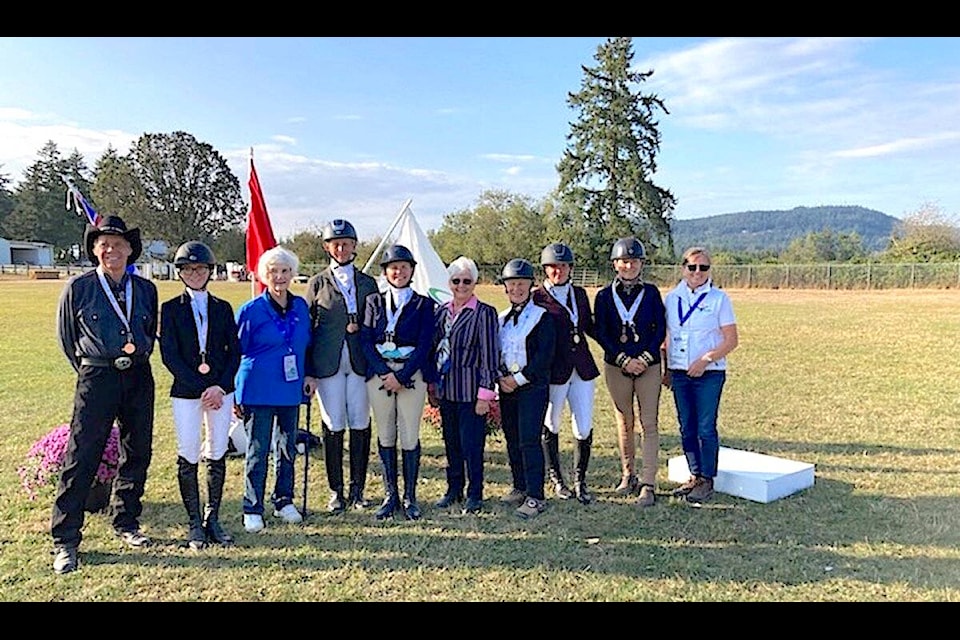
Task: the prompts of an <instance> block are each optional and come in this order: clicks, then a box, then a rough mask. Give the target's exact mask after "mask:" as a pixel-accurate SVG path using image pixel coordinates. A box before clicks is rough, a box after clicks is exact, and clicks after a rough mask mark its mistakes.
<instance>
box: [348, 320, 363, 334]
mask: <svg viewBox="0 0 960 640" xmlns="http://www.w3.org/2000/svg"><path fill="white" fill-rule="evenodd" d="M359 330H360V326H359V325H358V324H357V323H356V322H351V323H349V324H347V333H356V332H357V331H359Z"/></svg>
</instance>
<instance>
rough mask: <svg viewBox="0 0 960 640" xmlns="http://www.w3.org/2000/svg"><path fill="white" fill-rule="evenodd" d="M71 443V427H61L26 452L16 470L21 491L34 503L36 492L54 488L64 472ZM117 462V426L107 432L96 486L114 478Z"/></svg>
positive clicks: (118, 435)
mask: <svg viewBox="0 0 960 640" xmlns="http://www.w3.org/2000/svg"><path fill="white" fill-rule="evenodd" d="M69 441H70V425H69V424H68V423H64V424H61V425H59V426H57V427H55V428H54V429H53V430H51V431H50V432H49V433H47V434H46V435H45V436H43V437H42V438H40V439H39V440H37V441H36V442H34V443H33V446H31V447H30V450H29V451H27V456H26V462H25V463H24V465H23V466H21V467H19V468H18V469H17V474H18V475H19V476H20V484H21V485H23V489H24V491H26V492H27V495H29V496H30V499H31V500H35V499H36V498H37V495H38V491H39V490H40V489H41V488H42V487H45V486H55V485H56V483H57V480H58V478H59V476H60V469H62V468H63V460H64V458H65V457H66V454H67V444H68V443H69ZM119 462H120V430H119V429H118V428H117V425H113V428H112V429H110V435H109V436H108V437H107V444H106V446H105V447H104V450H103V457H102V458H101V460H100V466H99V467H98V468H97V474H96V476H95V482H101V483H108V482H111V481H112V480H113V479H114V478H115V477H116V475H117V468H118V467H119Z"/></svg>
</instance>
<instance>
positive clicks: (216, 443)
mask: <svg viewBox="0 0 960 640" xmlns="http://www.w3.org/2000/svg"><path fill="white" fill-rule="evenodd" d="M170 401H171V406H172V409H173V427H174V429H175V430H176V433H177V455H178V456H180V457H182V458H183V459H184V460H186V461H187V462H189V463H190V464H197V462H198V461H199V460H200V456H201V455H202V456H203V457H204V458H206V459H207V460H219V459H220V458H222V457H223V456H224V455H225V454H226V453H227V445H228V443H229V442H230V420H231V418H232V417H233V394H232V393H228V394H227V395H225V396H223V404H222V405H221V406H220V408H219V409H204V408H203V405H202V404H201V402H200V398H197V399H195V400H194V399H189V398H170ZM204 426H206V429H204Z"/></svg>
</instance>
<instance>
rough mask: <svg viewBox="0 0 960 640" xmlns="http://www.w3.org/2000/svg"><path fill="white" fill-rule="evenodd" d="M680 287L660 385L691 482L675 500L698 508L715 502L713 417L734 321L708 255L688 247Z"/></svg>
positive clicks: (673, 295) (674, 295)
mask: <svg viewBox="0 0 960 640" xmlns="http://www.w3.org/2000/svg"><path fill="white" fill-rule="evenodd" d="M680 270H681V274H682V278H683V279H682V281H681V282H680V283H679V284H678V285H677V286H676V288H675V289H673V290H672V291H670V292H669V293H668V294H667V296H666V299H665V300H664V304H665V306H666V308H667V337H666V341H665V345H666V361H667V369H666V371H665V372H664V376H663V384H664V386H666V387H669V388H671V389H672V390H673V398H674V404H675V405H676V407H677V421H678V422H679V423H680V441H681V445H682V447H683V454H684V456H685V457H686V459H687V467H688V468H689V469H690V479H689V480H687V481H686V482H685V483H683V484H682V485H680V486H679V487H677V488H676V489H674V491H673V495H674V496H677V497H684V496H685V497H686V499H687V501H688V502H691V503H694V504H700V503H702V502H705V501H707V500H709V499H710V498H711V497H713V479H714V478H715V477H716V475H717V461H718V456H719V453H720V438H719V435H718V433H717V415H718V412H719V408H720V394H721V392H722V391H723V385H724V382H725V381H726V375H727V374H726V370H727V359H726V356H727V354H728V353H730V352H731V351H733V350H734V349H736V348H737V343H738V342H739V338H738V336H737V321H736V318H735V317H734V313H733V305H732V304H731V302H730V297H729V296H728V295H727V294H726V292H724V291H722V290H721V289H718V288H716V287H714V286H713V280H712V279H711V278H710V253H709V252H708V251H707V250H706V249H704V248H703V247H691V248H689V249H687V250H686V251H685V252H684V253H683V258H682V260H681V262H680Z"/></svg>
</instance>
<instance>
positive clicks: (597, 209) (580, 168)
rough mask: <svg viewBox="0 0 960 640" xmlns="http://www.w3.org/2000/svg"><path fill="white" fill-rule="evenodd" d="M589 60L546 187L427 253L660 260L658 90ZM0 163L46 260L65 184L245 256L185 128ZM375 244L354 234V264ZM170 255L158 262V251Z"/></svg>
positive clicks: (623, 63) (442, 237) (10, 208)
mask: <svg viewBox="0 0 960 640" xmlns="http://www.w3.org/2000/svg"><path fill="white" fill-rule="evenodd" d="M594 60H595V62H596V64H595V65H593V66H587V65H581V69H582V72H583V76H582V81H581V86H580V88H579V90H578V91H576V92H571V93H568V95H567V104H568V106H569V107H570V109H571V110H572V111H574V113H575V118H574V119H573V121H572V122H571V123H570V130H569V133H568V134H567V136H566V138H567V145H566V148H565V149H564V151H563V155H562V157H561V158H560V160H559V162H558V163H557V165H556V170H557V177H558V182H557V187H556V188H555V189H554V190H553V191H552V192H551V193H549V194H548V195H546V196H544V197H542V198H540V199H534V198H532V197H530V196H528V195H525V194H518V193H511V192H507V191H502V190H488V191H484V192H482V193H481V194H480V195H479V197H478V199H477V201H476V202H475V203H474V204H473V205H472V206H471V207H468V208H465V209H462V210H458V211H452V212H449V213H447V214H445V215H444V216H443V219H442V223H441V225H440V227H439V228H438V229H435V230H431V231H430V232H428V235H429V236H430V240H431V242H432V243H433V245H434V247H435V248H436V250H437V252H438V253H439V254H440V257H441V258H442V259H443V260H444V261H445V262H450V261H452V260H453V259H455V258H456V257H457V256H459V255H469V256H471V257H472V258H474V259H475V260H476V261H477V262H478V263H480V264H502V263H504V262H506V261H507V260H509V259H511V258H514V257H518V256H519V257H526V258H528V259H530V260H536V259H538V258H539V255H540V251H541V249H542V248H543V246H545V245H546V244H548V243H550V242H564V243H566V244H568V245H569V246H570V247H571V248H572V249H573V251H574V254H575V255H576V257H577V263H578V264H581V265H586V266H591V267H594V268H599V267H601V266H604V265H606V264H607V263H608V258H609V251H610V247H611V246H612V244H613V242H614V241H615V240H616V239H617V238H621V237H624V236H630V235H633V236H636V237H637V238H638V239H640V240H641V242H643V244H644V246H645V247H646V249H647V253H648V258H649V260H650V261H651V262H654V263H660V264H671V263H673V262H674V261H675V260H676V257H677V253H678V252H682V251H683V250H684V249H685V247H675V246H674V237H673V224H674V214H673V212H674V209H675V208H676V205H677V200H676V198H675V197H674V195H673V194H672V193H671V192H670V191H669V190H668V189H666V188H663V187H661V186H658V185H657V184H655V183H654V181H653V176H654V174H655V173H656V168H657V164H656V158H657V155H658V153H659V150H660V141H661V138H660V130H659V119H658V118H659V117H660V116H661V114H663V115H669V111H668V110H667V107H666V105H665V104H664V102H663V100H661V99H660V98H659V96H657V95H655V94H650V93H644V92H643V85H644V82H645V81H646V80H647V79H648V78H649V77H650V76H651V75H652V74H653V70H649V71H646V72H638V71H635V70H634V69H633V64H632V62H633V43H632V38H609V39H607V40H606V41H605V42H604V43H602V44H601V45H599V46H598V48H597V52H596V54H595V55H594ZM2 169H3V167H2V165H0V236H3V237H6V238H9V239H13V240H28V241H39V242H46V243H50V244H53V245H54V246H55V248H56V249H55V252H56V259H57V261H58V262H61V263H70V262H75V261H78V260H80V259H82V257H83V256H82V255H81V253H80V246H79V239H80V238H81V237H82V235H83V228H84V225H85V224H86V220H85V219H84V218H83V217H81V216H78V215H76V214H75V213H74V212H72V211H69V210H67V209H66V208H65V206H64V198H65V184H64V182H63V178H62V176H66V177H68V178H70V179H71V180H72V181H73V183H74V184H75V185H76V186H77V188H78V189H79V190H80V191H81V193H83V194H84V195H85V197H87V198H88V200H89V201H90V203H91V204H92V205H93V206H94V208H95V209H96V210H97V211H98V212H101V213H102V214H105V213H108V212H109V213H112V214H117V215H120V216H122V217H123V218H124V220H126V221H127V223H128V224H130V225H132V226H138V227H140V229H141V231H142V233H143V236H144V238H145V240H148V241H151V240H154V241H163V242H164V243H165V244H166V245H167V246H168V247H169V251H170V252H171V253H172V252H173V251H175V249H176V247H177V246H179V245H180V244H181V243H183V242H185V241H187V240H196V239H199V240H202V241H204V242H206V243H208V244H209V245H210V246H211V247H212V248H213V249H214V252H215V254H216V255H217V256H218V257H219V258H220V259H221V260H222V261H235V262H243V261H244V251H245V248H244V247H245V243H244V234H245V219H246V211H247V205H246V204H245V202H244V199H243V195H242V193H241V187H240V180H239V179H238V178H237V177H236V176H235V175H234V174H233V173H232V172H231V170H230V168H229V166H228V165H227V163H226V161H225V160H224V158H223V156H221V154H220V153H219V152H218V151H217V150H216V149H215V148H213V146H211V145H210V144H208V143H205V142H202V141H200V140H197V139H196V138H195V137H194V136H192V135H191V134H189V133H187V132H184V131H175V132H172V133H144V134H143V135H142V136H140V138H139V139H138V140H136V142H135V143H134V144H133V145H132V147H131V149H130V150H129V152H128V153H126V154H121V153H120V152H118V151H117V150H116V149H113V148H108V149H107V150H106V151H105V152H104V153H103V155H102V156H101V157H100V158H98V159H97V161H96V163H95V165H94V166H93V167H92V168H91V167H88V166H87V164H86V162H85V160H84V158H83V156H82V155H81V154H80V153H79V152H78V151H77V150H73V151H72V152H71V153H69V155H67V156H66V157H64V155H63V154H62V153H61V151H60V149H59V148H58V147H57V144H56V143H55V142H54V141H52V140H51V141H49V142H47V143H46V144H45V145H44V146H43V148H42V149H41V150H40V151H39V153H38V158H37V160H36V161H35V162H34V163H33V164H32V165H30V166H29V167H28V168H27V170H26V171H25V172H24V177H23V179H22V181H21V182H20V183H19V184H17V185H16V186H14V185H12V184H11V181H10V178H9V176H8V175H6V174H4V173H3V171H2ZM278 240H279V241H280V242H281V243H282V244H284V245H285V246H287V247H288V248H290V249H291V250H292V251H294V252H295V253H297V255H298V256H299V257H300V259H301V261H302V262H304V263H307V264H319V263H325V262H326V260H327V257H326V254H325V252H324V251H323V246H322V241H321V237H320V229H313V230H308V231H301V232H299V233H297V234H295V235H293V236H292V237H289V238H279V239H278ZM379 241H380V238H374V239H372V240H369V241H364V242H361V243H360V245H359V247H358V253H359V255H358V262H361V263H362V262H365V261H366V259H367V258H368V257H369V256H370V254H371V253H372V252H373V251H374V250H375V248H376V247H377V246H378V244H379ZM167 257H170V256H167ZM881 257H882V259H887V260H891V261H930V260H957V259H958V258H960V233H958V228H957V225H956V224H955V223H954V222H952V221H951V220H949V219H948V218H947V217H946V216H945V215H944V214H943V213H942V212H940V211H939V210H938V209H937V208H936V207H933V206H931V205H924V206H923V207H922V208H921V209H920V210H919V211H918V212H916V213H915V214H913V215H911V216H908V217H907V218H906V219H905V220H904V221H903V223H902V224H900V225H899V226H898V228H897V230H896V231H895V232H894V234H892V237H891V239H890V243H889V246H888V248H887V249H886V250H885V251H884V252H882V256H881ZM714 258H715V260H717V261H719V262H728V263H749V262H771V261H778V260H783V261H797V262H830V261H857V260H867V259H876V258H877V256H876V255H874V254H872V253H871V252H869V251H867V250H866V249H865V248H864V247H863V242H862V240H861V239H860V238H858V237H857V236H856V234H846V233H835V232H833V231H831V230H829V229H826V230H821V231H818V232H812V233H809V234H807V235H806V236H804V237H803V238H798V239H795V240H794V241H793V242H791V244H790V245H789V246H788V247H787V248H786V249H785V250H783V251H781V252H779V253H774V252H764V251H750V252H733V251H724V250H722V249H721V250H720V251H717V252H716V255H715V256H714Z"/></svg>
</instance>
